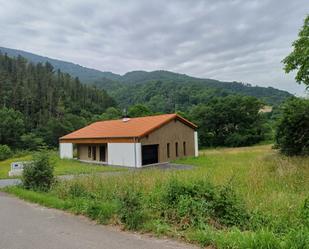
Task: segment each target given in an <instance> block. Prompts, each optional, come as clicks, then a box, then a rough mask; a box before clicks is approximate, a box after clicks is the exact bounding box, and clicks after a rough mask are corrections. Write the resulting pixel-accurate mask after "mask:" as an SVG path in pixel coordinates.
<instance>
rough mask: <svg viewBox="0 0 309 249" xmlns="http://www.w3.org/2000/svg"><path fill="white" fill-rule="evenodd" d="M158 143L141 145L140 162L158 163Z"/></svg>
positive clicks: (144, 163)
mask: <svg viewBox="0 0 309 249" xmlns="http://www.w3.org/2000/svg"><path fill="white" fill-rule="evenodd" d="M158 147H159V145H158V144H152V145H143V146H142V164H143V165H146V164H152V163H158Z"/></svg>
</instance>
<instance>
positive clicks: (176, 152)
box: [175, 142, 179, 157]
mask: <svg viewBox="0 0 309 249" xmlns="http://www.w3.org/2000/svg"><path fill="white" fill-rule="evenodd" d="M175 154H176V157H178V156H179V151H178V142H176V143H175Z"/></svg>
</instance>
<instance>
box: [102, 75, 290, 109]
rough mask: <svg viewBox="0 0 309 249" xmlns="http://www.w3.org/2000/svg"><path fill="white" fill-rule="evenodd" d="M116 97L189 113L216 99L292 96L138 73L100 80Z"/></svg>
mask: <svg viewBox="0 0 309 249" xmlns="http://www.w3.org/2000/svg"><path fill="white" fill-rule="evenodd" d="M96 85H97V86H98V87H102V88H104V89H106V90H107V91H108V93H110V94H111V96H113V97H114V98H115V99H116V100H117V102H118V103H119V106H120V107H123V108H125V107H128V106H130V105H132V104H137V103H139V104H145V105H146V106H147V107H149V108H150V109H151V110H152V111H155V112H174V111H184V112H187V111H188V110H190V109H191V108H192V107H193V106H195V105H197V104H207V103H208V102H209V101H210V100H212V99H213V98H214V97H224V96H228V95H235V94H237V95H245V96H252V97H256V98H259V99H260V100H261V101H263V102H265V103H266V104H269V105H278V104H280V103H282V102H283V101H284V100H285V99H286V98H288V97H291V96H292V95H291V94H290V93H288V92H285V91H281V90H277V89H274V88H272V87H268V88H265V87H258V86H251V85H248V84H242V83H237V82H220V81H217V80H210V79H198V78H194V77H190V76H187V75H184V74H177V73H172V72H168V71H154V72H144V71H135V72H130V73H127V74H125V75H124V76H122V78H121V82H119V81H112V80H101V81H97V82H96Z"/></svg>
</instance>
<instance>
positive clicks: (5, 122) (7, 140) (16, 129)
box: [0, 107, 25, 146]
mask: <svg viewBox="0 0 309 249" xmlns="http://www.w3.org/2000/svg"><path fill="white" fill-rule="evenodd" d="M0 117H1V118H0V144H7V145H9V146H18V145H19V142H20V136H21V135H22V134H23V133H24V131H25V123H24V116H23V115H22V114H21V113H20V112H19V111H15V110H14V109H10V108H6V107H4V108H2V109H0Z"/></svg>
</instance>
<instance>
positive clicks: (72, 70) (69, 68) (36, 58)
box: [0, 47, 121, 83]
mask: <svg viewBox="0 0 309 249" xmlns="http://www.w3.org/2000/svg"><path fill="white" fill-rule="evenodd" d="M0 52H1V53H2V54H7V55H8V56H10V57H17V56H18V55H21V56H22V57H24V58H26V59H27V60H28V61H31V62H33V63H35V64H37V63H45V62H49V63H50V64H51V65H52V66H53V67H54V68H55V69H56V70H57V69H60V70H61V71H62V72H65V73H68V74H70V75H72V76H73V77H78V78H79V79H80V80H81V81H83V82H85V83H87V82H93V81H95V80H98V79H101V78H108V79H114V80H117V79H119V78H120V77H121V76H120V75H118V74H114V73H111V72H101V71H99V70H95V69H92V68H87V67H83V66H80V65H78V64H74V63H71V62H66V61H61V60H56V59H51V58H48V57H45V56H40V55H37V54H33V53H29V52H26V51H22V50H17V49H11V48H4V47H0Z"/></svg>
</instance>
